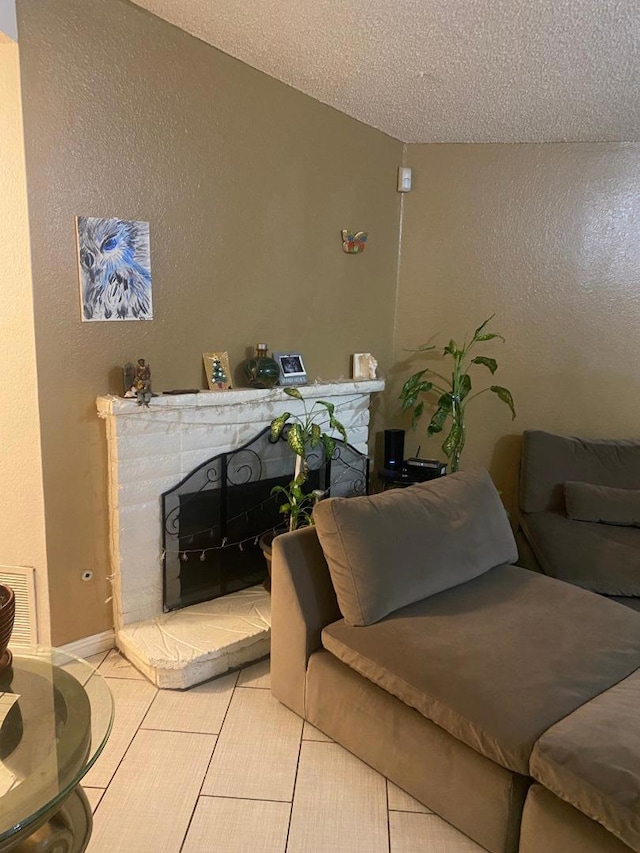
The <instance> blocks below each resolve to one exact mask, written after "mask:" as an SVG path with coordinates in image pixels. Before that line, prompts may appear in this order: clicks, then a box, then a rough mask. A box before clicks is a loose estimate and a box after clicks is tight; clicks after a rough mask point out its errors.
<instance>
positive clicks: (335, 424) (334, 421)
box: [329, 415, 347, 442]
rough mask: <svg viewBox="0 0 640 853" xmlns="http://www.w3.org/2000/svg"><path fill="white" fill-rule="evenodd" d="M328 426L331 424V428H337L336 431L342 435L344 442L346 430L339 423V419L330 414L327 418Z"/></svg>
mask: <svg viewBox="0 0 640 853" xmlns="http://www.w3.org/2000/svg"><path fill="white" fill-rule="evenodd" d="M329 426H331V427H332V428H333V429H335V430H337V431H338V432H339V433H340V435H341V436H342V440H343V441H344V442H346V440H347V431H346V429H345V428H344V427H343V426H342V424H341V423H340V421H339V420H338V419H337V418H334V416H333V415H331V417H330V418H329Z"/></svg>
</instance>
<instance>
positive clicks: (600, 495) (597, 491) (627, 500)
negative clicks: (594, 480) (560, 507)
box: [564, 481, 640, 527]
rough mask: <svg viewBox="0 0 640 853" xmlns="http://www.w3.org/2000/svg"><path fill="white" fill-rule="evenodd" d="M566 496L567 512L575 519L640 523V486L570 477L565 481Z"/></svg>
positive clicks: (622, 523) (605, 522)
mask: <svg viewBox="0 0 640 853" xmlns="http://www.w3.org/2000/svg"><path fill="white" fill-rule="evenodd" d="M564 498H565V502H566V504H567V515H568V516H569V518H572V519H573V520H574V521H594V522H600V523H601V524H615V525H622V526H623V527H640V489H615V488H614V487H613V486H594V485H592V484H591V483H574V482H571V481H569V482H568V483H565V484H564Z"/></svg>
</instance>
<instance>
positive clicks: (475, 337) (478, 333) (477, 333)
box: [473, 314, 496, 341]
mask: <svg viewBox="0 0 640 853" xmlns="http://www.w3.org/2000/svg"><path fill="white" fill-rule="evenodd" d="M495 316H496V315H495V314H492V315H491V316H490V317H487V319H486V320H485V321H484V323H480V325H479V326H478V328H477V329H476V330H475V332H474V333H473V340H474V341H483V340H485V338H484V337H482V336H481V332H482V330H483V329H484V327H485V326H486V325H487V323H490V322H491V321H492V320H493V318H494V317H495Z"/></svg>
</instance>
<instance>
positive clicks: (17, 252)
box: [0, 42, 49, 643]
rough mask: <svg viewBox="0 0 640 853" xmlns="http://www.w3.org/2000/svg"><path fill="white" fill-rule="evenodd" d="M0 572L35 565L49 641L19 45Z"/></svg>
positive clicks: (8, 107) (4, 319)
mask: <svg viewBox="0 0 640 853" xmlns="http://www.w3.org/2000/svg"><path fill="white" fill-rule="evenodd" d="M0 128H2V130H1V132H0V199H1V203H0V233H1V234H2V240H0V269H1V270H2V271H3V276H2V311H1V312H0V364H2V371H1V372H0V469H1V470H2V489H0V565H10V566H11V565H19V566H34V567H35V569H36V596H37V610H38V614H39V620H38V621H39V626H38V627H39V630H40V639H41V641H42V642H44V643H46V642H48V640H49V636H48V627H47V626H48V621H49V620H48V612H49V600H48V594H47V561H46V548H45V528H44V502H43V489H42V467H41V463H40V428H39V422H38V394H37V377H36V353H35V343H34V338H35V335H34V326H33V300H32V296H31V265H30V259H29V222H28V213H27V187H26V178H25V164H24V145H23V136H22V112H21V103H20V67H19V57H18V45H17V44H11V43H9V42H6V43H3V44H0Z"/></svg>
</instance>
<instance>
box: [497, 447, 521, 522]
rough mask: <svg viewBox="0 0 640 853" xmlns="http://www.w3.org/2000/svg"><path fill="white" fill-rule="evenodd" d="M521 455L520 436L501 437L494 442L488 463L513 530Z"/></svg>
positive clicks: (516, 518) (516, 508)
mask: <svg viewBox="0 0 640 853" xmlns="http://www.w3.org/2000/svg"><path fill="white" fill-rule="evenodd" d="M521 453H522V434H520V433H518V434H516V435H503V436H502V437H501V438H499V439H498V440H497V441H496V443H495V447H494V449H493V453H492V455H491V461H490V462H489V473H490V474H491V478H492V480H493V482H494V483H495V485H496V488H497V489H498V491H499V492H500V495H501V497H502V502H503V504H504V506H505V509H506V510H507V512H508V513H509V520H510V522H511V526H512V527H513V528H515V527H517V524H518V491H519V489H520V455H521Z"/></svg>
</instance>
